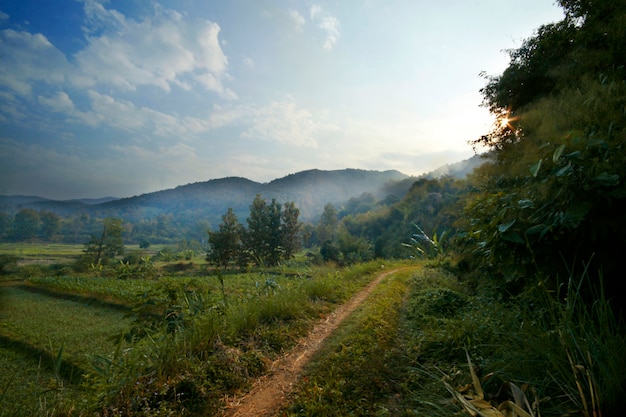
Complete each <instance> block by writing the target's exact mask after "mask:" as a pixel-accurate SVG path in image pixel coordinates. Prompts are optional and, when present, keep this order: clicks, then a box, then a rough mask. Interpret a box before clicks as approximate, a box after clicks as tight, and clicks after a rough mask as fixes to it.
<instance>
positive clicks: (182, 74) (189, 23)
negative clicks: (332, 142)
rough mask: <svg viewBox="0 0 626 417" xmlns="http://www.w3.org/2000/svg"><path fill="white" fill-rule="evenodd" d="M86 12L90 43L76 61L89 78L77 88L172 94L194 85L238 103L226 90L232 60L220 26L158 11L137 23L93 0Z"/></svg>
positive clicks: (87, 2) (89, 0) (160, 9)
mask: <svg viewBox="0 0 626 417" xmlns="http://www.w3.org/2000/svg"><path fill="white" fill-rule="evenodd" d="M84 10H85V15H86V24H87V26H86V28H85V30H86V32H87V33H88V34H89V37H88V41H89V43H88V45H87V46H86V47H85V48H84V49H83V50H81V51H79V52H78V53H77V54H76V55H75V59H76V63H77V65H78V67H79V68H80V69H81V71H82V72H83V74H84V75H85V77H83V79H82V80H78V79H75V82H76V84H79V85H87V86H93V85H95V84H96V83H101V84H106V85H113V86H115V87H118V88H121V89H123V90H131V91H132V90H135V89H136V88H137V86H140V85H153V86H157V87H159V88H161V89H163V90H164V91H170V89H171V87H172V86H173V85H176V86H179V87H181V88H184V89H189V88H190V86H189V84H188V81H189V80H193V81H196V82H197V83H199V84H200V85H202V86H204V87H205V88H206V89H207V90H209V91H213V92H216V93H218V94H219V95H220V96H221V97H223V98H227V99H232V98H236V95H235V93H234V92H232V91H231V90H229V89H228V88H226V87H225V86H224V85H223V82H224V80H225V79H227V77H228V75H227V73H226V70H227V68H228V59H227V57H226V55H225V54H224V52H223V51H222V48H221V46H220V42H219V33H220V27H219V25H218V24H217V23H214V22H211V21H209V20H197V19H196V20H194V19H186V18H185V17H184V16H183V15H181V14H180V13H178V12H176V11H174V10H164V9H162V8H160V7H156V8H155V11H154V14H153V15H152V16H149V17H143V18H142V19H138V20H135V19H131V18H127V17H125V16H124V15H122V14H121V13H119V12H117V11H115V10H109V9H106V8H105V7H104V5H103V4H102V3H101V2H98V1H94V0H88V1H86V2H85V6H84Z"/></svg>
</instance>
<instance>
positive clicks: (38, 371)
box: [0, 287, 129, 415]
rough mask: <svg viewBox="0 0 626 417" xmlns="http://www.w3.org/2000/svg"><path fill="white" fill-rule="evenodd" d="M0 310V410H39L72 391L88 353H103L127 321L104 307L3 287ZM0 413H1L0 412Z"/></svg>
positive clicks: (87, 362)
mask: <svg viewBox="0 0 626 417" xmlns="http://www.w3.org/2000/svg"><path fill="white" fill-rule="evenodd" d="M2 291H3V295H2V296H3V304H2V308H1V309H0V351H2V355H1V356H0V369H1V370H2V371H0V387H2V388H0V390H1V391H0V409H3V410H5V412H7V413H8V414H6V415H13V414H11V412H9V411H8V410H12V412H13V413H15V414H14V415H41V414H40V413H41V411H42V407H43V408H44V409H45V407H47V404H49V405H51V406H52V404H54V403H55V402H56V401H57V400H59V398H58V397H59V394H60V393H61V392H62V391H65V393H64V396H65V397H68V396H74V395H75V394H76V390H77V389H78V388H77V387H78V386H77V385H76V384H77V383H78V382H79V381H80V378H81V376H82V374H83V373H84V372H85V371H87V370H89V369H90V368H91V365H90V362H91V359H90V358H91V356H92V355H109V354H110V353H111V352H112V351H113V350H114V349H115V344H116V342H115V340H117V338H116V337H115V335H117V334H120V333H122V332H123V331H124V330H125V329H126V328H127V327H128V325H129V321H128V319H126V318H125V313H123V312H121V311H117V310H113V309H110V308H105V307H99V306H97V305H89V304H84V303H80V302H76V301H71V300H67V299H62V298H56V297H50V296H48V295H44V294H38V293H34V292H31V291H28V290H24V289H20V288H16V287H4V288H2ZM0 415H2V414H1V413H0Z"/></svg>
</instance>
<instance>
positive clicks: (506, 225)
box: [498, 219, 515, 233]
mask: <svg viewBox="0 0 626 417" xmlns="http://www.w3.org/2000/svg"><path fill="white" fill-rule="evenodd" d="M514 224H515V219H513V220H511V221H510V222H508V223H502V224H500V225H498V231H499V232H500V233H504V232H506V231H507V230H509V229H510V228H511V226H513V225H514Z"/></svg>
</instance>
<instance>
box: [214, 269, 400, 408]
mask: <svg viewBox="0 0 626 417" xmlns="http://www.w3.org/2000/svg"><path fill="white" fill-rule="evenodd" d="M402 269H407V267H405V268H398V269H393V270H390V271H386V272H383V273H381V274H380V275H378V276H377V277H376V278H375V279H374V280H373V281H372V282H370V283H369V284H368V285H367V287H365V288H364V289H363V290H361V291H360V292H359V293H358V294H356V295H355V296H354V297H352V299H350V300H349V301H348V302H346V303H345V304H343V305H341V306H340V307H338V308H337V309H336V310H335V311H334V312H332V313H331V314H330V315H328V316H327V317H326V318H324V319H323V320H321V321H320V322H319V323H317V324H316V325H315V327H314V328H313V330H312V331H311V332H310V333H309V334H308V335H307V336H306V337H304V338H303V339H301V340H300V341H299V342H298V344H297V345H296V347H294V348H293V349H292V350H291V351H290V352H288V353H286V354H285V355H284V356H282V357H281V358H279V359H278V360H276V361H275V362H274V363H273V364H272V365H271V368H270V370H269V372H268V374H267V375H265V376H263V377H261V378H260V379H259V380H257V381H256V383H255V384H254V386H253V387H252V388H251V389H250V391H248V392H247V393H245V394H244V395H242V396H241V397H236V398H230V399H228V400H227V405H226V407H225V410H224V412H223V413H222V416H223V417H243V416H254V417H270V416H275V415H276V414H277V413H278V412H279V411H280V409H281V408H282V407H283V406H284V405H285V403H286V401H287V398H288V395H289V394H290V393H291V392H292V390H293V389H294V388H295V387H296V384H297V382H298V380H299V376H300V373H301V372H302V370H303V368H304V366H305V365H306V364H307V363H308V362H309V361H310V360H311V358H312V356H313V355H314V354H315V352H317V351H318V350H319V348H320V347H321V346H322V343H323V342H324V340H326V338H327V337H328V336H329V335H330V334H331V333H332V332H333V331H334V330H335V329H337V327H339V325H340V324H341V322H343V321H344V320H345V319H346V318H347V317H348V316H349V315H350V314H351V313H352V312H353V311H354V310H355V309H356V308H358V307H359V306H360V305H361V304H362V303H363V302H364V301H365V299H366V298H367V297H368V295H369V294H370V293H371V292H372V290H373V289H374V288H375V287H376V286H377V285H378V284H379V283H380V282H381V281H382V280H383V279H384V278H385V277H387V276H389V275H391V274H394V273H396V272H398V271H400V270H402Z"/></svg>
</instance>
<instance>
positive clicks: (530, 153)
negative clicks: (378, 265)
mask: <svg viewBox="0 0 626 417" xmlns="http://www.w3.org/2000/svg"><path fill="white" fill-rule="evenodd" d="M559 3H560V4H561V6H562V7H563V8H564V9H565V15H566V17H565V18H564V19H563V20H562V21H561V22H557V23H553V24H550V25H545V26H542V27H541V28H539V29H538V30H537V32H536V33H535V35H534V36H532V37H531V38H529V39H527V40H526V41H525V42H524V43H523V45H522V46H521V47H520V48H519V49H516V50H513V51H510V52H509V55H510V58H511V60H510V63H509V66H508V67H507V69H506V70H505V71H504V72H503V73H502V74H501V75H498V76H492V77H488V80H487V85H486V86H485V88H483V89H482V94H483V97H484V104H485V106H487V107H488V108H489V109H490V111H491V112H492V113H493V114H494V115H495V116H497V117H499V120H498V122H497V123H496V125H495V127H494V129H493V130H492V131H491V132H490V133H489V134H488V135H485V136H483V137H481V138H479V139H477V140H476V141H475V142H474V144H475V145H481V146H486V147H487V148H488V149H489V150H490V153H489V160H488V161H489V163H487V164H486V165H484V166H483V167H481V168H480V169H479V170H478V171H477V172H476V173H475V174H474V176H473V184H474V186H475V191H474V192H473V193H471V194H470V196H469V197H468V198H467V199H466V202H465V209H464V210H465V215H466V216H465V220H463V221H461V223H463V224H462V225H461V228H462V229H463V230H464V234H463V238H462V239H461V240H460V243H461V244H462V245H464V246H463V248H464V250H465V251H466V252H465V253H466V257H467V259H468V260H469V261H470V262H471V263H472V264H474V265H476V266H479V267H481V268H489V270H490V271H492V273H494V276H496V277H500V278H504V280H503V281H504V282H508V283H514V282H515V283H517V284H519V285H521V286H522V287H523V285H524V283H527V282H528V281H529V280H531V279H532V277H536V276H538V275H539V276H544V277H545V276H549V277H551V278H550V279H552V280H556V279H557V278H558V277H561V278H563V277H566V276H567V275H568V273H569V271H571V269H572V268H574V266H575V265H579V264H580V263H581V262H583V263H585V264H586V265H587V266H588V268H589V271H592V272H594V273H596V274H598V275H602V277H603V278H604V279H605V284H611V283H615V280H616V279H617V269H616V266H617V265H616V264H617V261H618V260H619V259H620V258H621V255H623V253H624V250H623V248H624V244H625V243H626V234H625V232H626V219H625V218H624V216H623V213H624V212H626V186H625V182H624V180H625V179H626V152H625V149H624V146H625V144H626V77H625V74H626V73H625V70H624V63H625V62H624V60H625V57H626V49H625V45H626V3H624V2H613V1H606V0H595V1H591V0H571V1H569V0H565V1H560V2H559ZM598 271H601V273H600V274H599V273H598ZM598 278H599V277H598ZM508 288H509V289H510V288H511V287H508Z"/></svg>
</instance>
